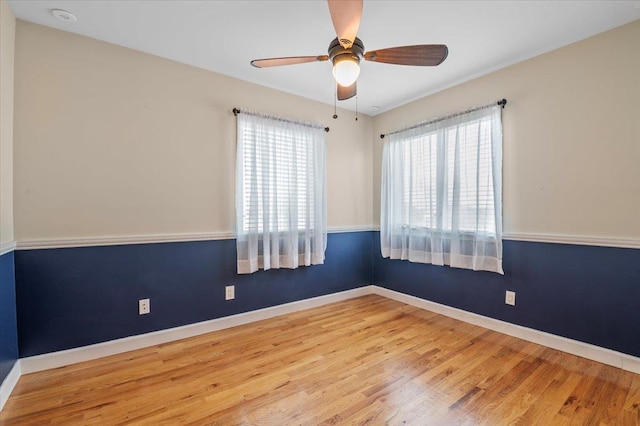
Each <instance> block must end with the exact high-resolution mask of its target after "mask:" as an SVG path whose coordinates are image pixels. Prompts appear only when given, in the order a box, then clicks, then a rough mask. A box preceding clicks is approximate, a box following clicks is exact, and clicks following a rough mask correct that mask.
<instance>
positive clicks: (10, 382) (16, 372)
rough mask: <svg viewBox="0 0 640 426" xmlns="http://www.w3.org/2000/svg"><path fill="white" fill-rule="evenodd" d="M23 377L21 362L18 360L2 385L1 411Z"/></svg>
mask: <svg viewBox="0 0 640 426" xmlns="http://www.w3.org/2000/svg"><path fill="white" fill-rule="evenodd" d="M21 375H22V372H21V371H20V360H17V361H16V363H15V364H13V367H12V368H11V371H9V374H8V375H7V377H5V379H4V381H3V382H2V384H0V411H2V408H4V404H5V403H6V402H7V400H8V399H9V396H10V395H11V392H13V388H15V387H16V385H17V384H18V380H19V379H20V376H21Z"/></svg>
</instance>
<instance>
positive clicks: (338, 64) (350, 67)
mask: <svg viewBox="0 0 640 426" xmlns="http://www.w3.org/2000/svg"><path fill="white" fill-rule="evenodd" d="M359 75H360V65H358V62H357V61H355V60H354V59H352V58H348V59H343V60H340V61H338V60H336V61H335V62H334V64H333V78H335V80H336V83H338V84H339V85H340V86H343V87H349V86H351V85H352V84H353V83H355V82H356V80H357V79H358V76H359Z"/></svg>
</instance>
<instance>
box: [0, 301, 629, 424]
mask: <svg viewBox="0 0 640 426" xmlns="http://www.w3.org/2000/svg"><path fill="white" fill-rule="evenodd" d="M639 405H640V375H637V374H633V373H629V372H626V371H623V370H619V369H617V368H613V367H609V366H606V365H603V364H599V363H597V362H593V361H588V360H586V359H583V358H580V357H577V356H573V355H569V354H566V353H563V352H559V351H557V350H554V349H549V348H545V347H543V346H539V345H536V344H533V343H528V342H525V341H523V340H519V339H515V338H512V337H509V336H506V335H502V334H499V333H496V332H493V331H488V330H486V329H483V328H480V327H477V326H474V325H470V324H466V323H463V322H460V321H457V320H453V319H450V318H447V317H444V316H441V315H438V314H434V313H431V312H428V311H424V310H421V309H418V308H414V307H411V306H408V305H404V304H401V303H398V302H395V301H392V300H389V299H385V298H383V297H380V296H374V295H371V296H365V297H361V298H357V299H352V300H348V301H345V302H340V303H335V304H331V305H326V306H323V307H320V308H315V309H310V310H307V311H303V312H298V313H294V314H289V315H286V316H282V317H278V318H274V319H270V320H265V321H261V322H258V323H253V324H249V325H245V326H240V327H235V328H232V329H227V330H223V331H219V332H215V333H211V334H207V335H202V336H198V337H194V338H190V339H185V340H181V341H177V342H172V343H168V344H164V345H160V346H155V347H150V348H146V349H141V350H137V351H134V352H128V353H125V354H120V355H115V356H111V357H107V358H102V359H98V360H94V361H88V362H84V363H80V364H76V365H72V366H68V367H63V368H58V369H54V370H49V371H43V372H39V373H34V374H29V375H25V376H23V377H21V378H20V381H19V383H18V385H17V386H16V388H15V390H14V392H13V394H12V396H11V398H10V399H9V401H8V402H7V404H6V406H5V408H4V410H3V411H2V413H0V424H2V425H14V424H20V425H23V424H28V425H32V424H82V425H90V424H96V425H98V424H99V425H114V424H154V425H155V424H170V425H177V424H194V425H202V424H213V425H233V424H260V425H293V424H296V425H297V424H311V425H316V424H365V423H370V424H394V425H396V424H416V425H430V424H434V425H440V424H442V425H478V424H486V425H503V424H522V425H530V424H539V425H551V424H594V425H634V424H640V408H639Z"/></svg>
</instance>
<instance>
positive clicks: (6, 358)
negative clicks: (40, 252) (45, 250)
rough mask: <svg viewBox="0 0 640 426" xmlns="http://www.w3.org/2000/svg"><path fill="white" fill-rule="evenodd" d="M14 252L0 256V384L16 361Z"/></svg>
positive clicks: (16, 331)
mask: <svg viewBox="0 0 640 426" xmlns="http://www.w3.org/2000/svg"><path fill="white" fill-rule="evenodd" d="M13 261H14V252H9V253H6V254H4V255H2V256H0V383H2V382H3V381H4V379H5V378H6V377H7V375H8V374H9V372H10V371H11V368H12V367H13V365H14V364H15V363H16V360H17V359H18V327H17V324H16V291H15V273H14V262H13Z"/></svg>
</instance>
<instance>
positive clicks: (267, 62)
mask: <svg viewBox="0 0 640 426" xmlns="http://www.w3.org/2000/svg"><path fill="white" fill-rule="evenodd" d="M328 60H329V57H328V56H327V55H320V56H291V57H288V58H267V59H254V60H253V61H251V65H253V66H254V67H256V68H267V67H279V66H281V65H295V64H306V63H307V62H320V61H328Z"/></svg>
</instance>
